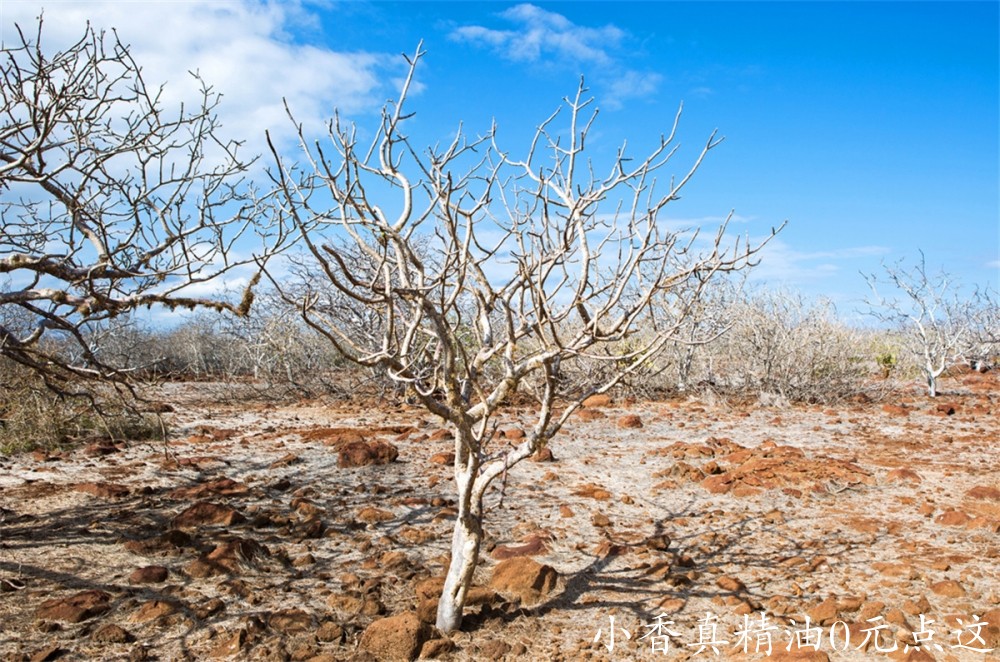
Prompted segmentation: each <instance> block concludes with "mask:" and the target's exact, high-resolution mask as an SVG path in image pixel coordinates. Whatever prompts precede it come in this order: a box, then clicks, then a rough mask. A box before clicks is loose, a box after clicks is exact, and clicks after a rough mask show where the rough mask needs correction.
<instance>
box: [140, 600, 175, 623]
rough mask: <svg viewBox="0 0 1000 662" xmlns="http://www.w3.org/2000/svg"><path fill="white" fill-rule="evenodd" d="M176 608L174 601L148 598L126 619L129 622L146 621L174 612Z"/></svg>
mask: <svg viewBox="0 0 1000 662" xmlns="http://www.w3.org/2000/svg"><path fill="white" fill-rule="evenodd" d="M177 610H178V607H177V604H176V603H173V602H168V601H166V600H150V601H149V602H144V603H143V604H142V605H141V606H140V607H139V609H137V610H136V611H135V612H134V613H133V614H132V615H131V616H129V619H128V620H129V622H130V623H148V622H150V621H155V620H157V619H160V618H163V617H164V616H170V615H171V614H175V613H177Z"/></svg>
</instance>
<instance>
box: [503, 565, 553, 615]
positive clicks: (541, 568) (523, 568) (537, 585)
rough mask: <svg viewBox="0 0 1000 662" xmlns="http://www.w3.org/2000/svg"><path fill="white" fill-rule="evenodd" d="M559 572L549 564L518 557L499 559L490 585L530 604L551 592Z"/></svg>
mask: <svg viewBox="0 0 1000 662" xmlns="http://www.w3.org/2000/svg"><path fill="white" fill-rule="evenodd" d="M558 579H559V573H557V572H556V571H555V569H553V568H552V567H550V566H547V565H542V564H541V563H538V562H537V561H535V560H533V559H530V558H527V557H519V558H513V559H507V560H505V561H501V562H500V563H499V564H497V566H496V567H495V568H494V569H493V578H492V579H491V580H490V587H491V588H493V589H494V590H495V591H497V592H498V593H501V594H504V595H509V596H512V597H517V598H520V599H521V601H522V602H524V603H526V604H530V603H533V602H537V601H538V600H539V599H541V598H542V597H543V596H545V595H548V594H549V593H551V592H552V591H553V590H554V589H555V587H556V582H557V580H558Z"/></svg>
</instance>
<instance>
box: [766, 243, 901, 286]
mask: <svg viewBox="0 0 1000 662" xmlns="http://www.w3.org/2000/svg"><path fill="white" fill-rule="evenodd" d="M890 252H891V250H890V249H889V248H886V247H884V246H850V247H846V248H836V249H832V250H826V251H802V250H797V249H795V248H793V247H792V246H791V245H789V244H788V243H787V242H785V241H782V240H781V239H780V237H775V238H774V239H772V240H771V242H770V243H769V244H768V245H767V246H766V247H765V248H764V250H763V251H761V254H760V258H761V260H760V264H759V265H758V266H757V267H755V268H754V269H753V270H752V272H751V276H750V279H751V280H753V281H757V282H767V283H770V284H784V285H795V286H806V285H813V286H815V285H820V284H822V283H823V282H824V281H828V280H829V279H831V278H832V277H834V276H839V275H840V274H843V273H844V272H845V269H846V270H847V272H848V273H850V272H851V271H855V270H856V269H857V262H856V261H857V260H862V261H865V260H866V259H870V258H875V257H881V256H884V255H888V254H889V253H890ZM857 280H858V282H859V283H860V282H861V278H860V276H858V279H857ZM852 289H853V288H852Z"/></svg>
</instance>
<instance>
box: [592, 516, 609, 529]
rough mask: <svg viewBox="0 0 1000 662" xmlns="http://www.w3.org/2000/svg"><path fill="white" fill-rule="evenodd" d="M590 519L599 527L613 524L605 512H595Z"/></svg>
mask: <svg viewBox="0 0 1000 662" xmlns="http://www.w3.org/2000/svg"><path fill="white" fill-rule="evenodd" d="M590 521H591V522H592V523H593V524H594V526H596V527H599V528H600V527H606V526H611V520H610V519H608V516H607V515H605V514H604V513H594V514H593V516H592V517H591V519H590Z"/></svg>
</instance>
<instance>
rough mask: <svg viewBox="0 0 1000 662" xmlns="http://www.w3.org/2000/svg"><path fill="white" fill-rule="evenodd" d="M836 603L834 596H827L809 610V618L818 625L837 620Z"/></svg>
mask: <svg viewBox="0 0 1000 662" xmlns="http://www.w3.org/2000/svg"><path fill="white" fill-rule="evenodd" d="M837 609H838V603H837V600H836V598H832V597H830V598H827V599H826V600H824V601H823V602H821V603H819V604H818V605H816V606H815V607H813V608H812V609H810V610H809V618H811V619H812V620H813V621H815V622H816V623H817V624H819V625H831V624H832V623H834V622H835V621H836V620H837Z"/></svg>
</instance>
